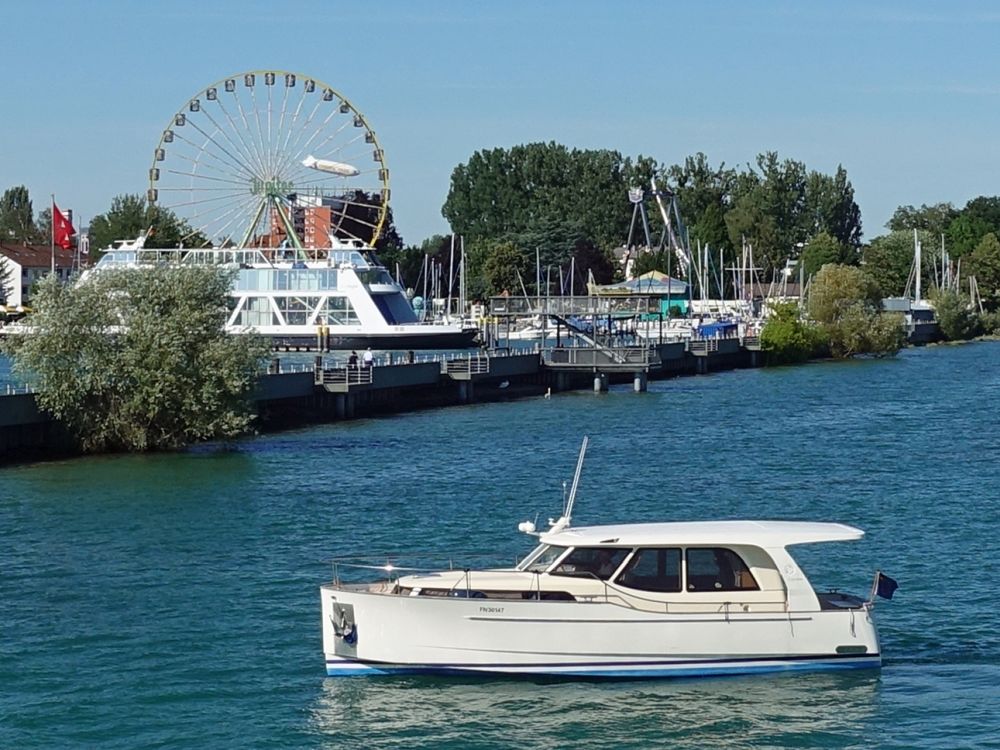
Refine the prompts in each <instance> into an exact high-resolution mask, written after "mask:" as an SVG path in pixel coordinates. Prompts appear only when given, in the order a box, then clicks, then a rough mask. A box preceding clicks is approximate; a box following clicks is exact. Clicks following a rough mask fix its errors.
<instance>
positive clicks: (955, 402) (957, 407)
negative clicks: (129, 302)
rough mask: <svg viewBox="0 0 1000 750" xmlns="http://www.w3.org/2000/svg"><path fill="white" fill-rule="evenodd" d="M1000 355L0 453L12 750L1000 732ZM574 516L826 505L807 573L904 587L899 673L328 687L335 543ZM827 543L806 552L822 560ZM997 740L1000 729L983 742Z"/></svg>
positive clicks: (910, 738)
mask: <svg viewBox="0 0 1000 750" xmlns="http://www.w3.org/2000/svg"><path fill="white" fill-rule="evenodd" d="M998 402H1000V344H997V343H979V344H973V345H967V346H962V347H941V348H928V349H921V350H912V351H907V352H904V353H903V354H902V355H901V356H900V357H898V358H897V359H894V360H889V361H862V362H851V363H843V364H819V365H809V366H806V367H799V368H790V369H778V370H769V371H764V370H756V371H746V372H736V373H724V374H719V375H712V376H708V377H699V378H681V379H676V380H671V381H662V382H656V383H651V384H650V392H649V393H647V394H644V395H637V394H632V393H631V392H629V391H628V390H627V389H625V388H619V389H612V392H611V393H610V394H607V395H604V396H595V395H594V394H591V393H575V394H565V395H558V396H555V397H553V398H552V399H551V400H544V399H535V400H530V401H522V402H511V403H500V404H490V405H482V406H478V405H477V406H470V407H463V408H453V409H446V410H441V411H436V412H424V413H419V414H411V415H406V416H401V417H394V418H386V419H381V420H371V421H358V422H355V423H350V424H340V425H331V426H324V427H317V428H311V429H308V430H303V431H299V432H292V433H285V434H280V435H269V436H265V437H262V438H258V439H255V440H249V441H247V442H243V443H241V444H239V445H237V446H236V447H235V448H232V449H229V450H224V449H221V448H218V447H202V448H198V449H196V450H192V451H190V452H187V453H184V454H179V455H163V456H136V457H132V456H126V457H113V458H94V459H81V460H74V461H67V462H64V463H52V464H44V465H34V466H24V467H16V468H8V469H3V470H0V747H18V748H53V747H60V748H62V747H102V748H133V747H157V748H188V747H199V748H201V747H207V748H216V747H219V748H230V747H234V748H235V747H240V748H242V747H254V748H266V747H282V748H284V747H320V748H325V747H329V748H357V747H394V748H413V747H427V748H431V747H433V748H438V747H454V748H466V747H483V748H486V747H490V748H493V747H495V748H502V747H516V746H530V747H538V748H557V747H566V746H569V745H573V746H578V747H597V748H621V747H680V748H688V747H691V748H694V747H699V748H700V747H718V748H742V747H747V748H748V747H754V748H762V747H831V748H841V747H858V748H861V747H872V746H878V747H892V748H943V747H947V748H952V747H968V748H972V747H989V746H993V747H997V746H1000V744H998V743H1000V709H998V706H1000V615H998V611H1000V608H998V606H997V603H996V601H995V589H994V585H995V582H996V581H997V580H998V579H1000V566H998V564H997V557H998V553H1000V549H998V547H1000V544H998V541H997V532H996V529H995V524H996V522H997V519H998V512H997V511H998V501H997V498H996V488H997V487H998V485H1000V460H998V459H1000V436H998V433H997V429H996V425H997V419H996V414H997V406H998ZM583 434H589V435H590V436H591V438H592V447H591V451H590V454H589V456H588V462H587V465H586V468H585V470H584V477H583V483H582V488H581V493H580V497H579V499H578V502H577V508H576V514H575V515H576V517H577V521H578V522H579V523H591V522H611V521H643V520H652V519H659V520H669V519H697V518H711V519H714V518H737V517H748V516H749V517H769V518H805V519H814V520H837V521H843V522H846V523H851V524H856V525H858V526H860V527H862V528H864V529H866V530H867V532H868V535H867V536H866V537H865V539H864V540H863V541H862V542H858V543H853V544H851V543H848V544H842V545H826V546H822V545H820V546H816V547H813V548H809V549H808V550H805V549H803V550H802V553H803V554H801V555H800V559H801V561H802V563H803V565H804V567H805V568H806V569H807V571H808V572H809V574H810V577H811V578H812V580H813V582H814V583H816V584H817V585H823V586H827V585H829V586H838V587H841V588H845V589H847V590H851V591H855V592H858V593H865V592H867V589H868V586H869V585H870V581H871V576H872V571H873V570H874V569H875V568H876V567H880V568H882V569H884V570H886V571H887V572H888V573H889V574H891V575H892V576H894V577H895V578H896V579H897V580H898V581H899V582H900V585H901V588H900V590H899V591H898V593H897V594H896V598H895V599H894V600H893V601H892V602H880V603H879V605H878V607H877V612H876V614H877V616H878V619H879V621H880V625H881V632H882V636H883V649H884V653H885V656H886V666H885V668H884V669H883V670H882V671H881V673H874V674H872V673H869V674H852V675H840V676H838V675H801V676H777V677H752V678H726V679H713V680H690V681H675V682H619V683H613V684H604V683H573V682H556V683H542V682H532V681H519V680H502V681H487V680H469V679H459V680H456V679H445V678H419V679H418V678H383V679H378V678H375V679H366V678H355V679H346V680H345V679H341V680H337V679H328V678H326V677H325V676H324V672H323V655H322V652H321V651H322V650H321V643H320V623H319V593H318V586H319V585H320V583H321V582H323V581H324V580H325V579H326V578H327V577H328V576H329V568H328V565H327V563H326V562H325V561H326V560H327V559H328V558H329V557H330V556H331V555H333V554H335V553H344V552H350V551H359V550H363V549H370V548H377V549H392V548H396V549H414V548H418V549H419V548H426V547H427V546H428V545H435V546H437V547H440V548H441V549H447V548H449V547H455V548H458V549H484V548H496V549H497V550H498V552H502V553H505V554H510V555H513V554H514V553H516V552H519V551H523V550H525V549H526V548H527V547H528V546H530V545H528V544H527V541H528V540H527V539H525V538H524V537H522V536H520V535H518V534H517V532H516V531H515V527H516V524H517V522H518V521H520V520H523V519H526V518H535V516H536V514H541V518H542V519H544V518H546V517H547V516H548V515H552V514H556V513H557V512H558V510H559V505H560V498H561V482H562V480H564V479H569V478H570V477H571V475H572V470H573V465H574V462H575V459H576V454H577V451H578V449H579V442H580V438H581V436H582V435H583ZM806 552H808V554H805V553H806ZM991 743H992V745H991Z"/></svg>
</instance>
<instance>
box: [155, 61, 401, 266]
mask: <svg viewBox="0 0 1000 750" xmlns="http://www.w3.org/2000/svg"><path fill="white" fill-rule="evenodd" d="M147 197H148V200H149V203H150V204H151V205H154V206H157V207H160V208H163V209H168V210H170V211H172V212H173V213H175V214H176V215H177V216H178V217H179V218H180V219H182V220H183V221H184V222H185V223H186V230H185V235H184V237H183V238H182V242H184V244H185V245H186V246H188V247H196V246H203V247H208V246H220V247H296V248H310V247H312V248H316V247H327V246H329V245H330V244H331V242H348V243H354V244H356V243H360V244H362V245H366V246H367V245H372V244H374V243H375V242H376V240H377V239H378V238H379V235H380V234H381V231H382V228H383V226H384V224H385V221H386V216H387V213H388V206H389V170H388V168H387V167H386V163H385V154H384V152H383V150H382V148H381V146H380V145H379V143H378V139H377V138H376V137H375V133H374V131H373V130H372V129H371V127H370V126H369V124H368V121H367V119H366V118H365V116H364V115H363V114H361V112H360V111H359V110H358V109H357V108H356V107H355V106H354V105H353V104H352V103H351V102H349V101H348V100H347V99H346V98H345V97H344V96H343V95H342V94H340V93H339V92H337V91H336V90H334V89H333V88H332V87H330V86H328V85H327V84H325V83H323V82H321V81H319V80H318V79H316V78H312V77H308V76H304V75H300V74H297V73H288V72H284V71H273V70H268V71H251V72H247V73H240V74H238V75H234V76H230V77H228V78H225V79H222V80H221V81H217V82H216V83H213V84H212V85H211V86H208V87H207V88H205V89H204V90H202V91H200V92H199V93H198V94H196V95H195V96H194V97H192V98H191V99H190V100H189V101H188V102H187V103H186V104H185V105H184V106H183V107H182V108H181V109H180V110H178V111H177V112H176V113H175V114H174V115H173V117H172V118H171V120H170V122H169V124H168V125H167V127H166V128H165V129H164V131H163V133H162V134H161V136H160V141H159V143H158V144H157V147H156V150H155V152H154V154H153V164H152V166H151V167H150V170H149V191H148V194H147Z"/></svg>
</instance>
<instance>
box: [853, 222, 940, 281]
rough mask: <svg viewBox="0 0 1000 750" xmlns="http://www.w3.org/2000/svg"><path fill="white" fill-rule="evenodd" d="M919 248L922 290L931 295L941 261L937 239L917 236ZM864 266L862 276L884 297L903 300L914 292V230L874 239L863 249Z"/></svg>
mask: <svg viewBox="0 0 1000 750" xmlns="http://www.w3.org/2000/svg"><path fill="white" fill-rule="evenodd" d="M917 236H918V237H919V239H920V246H921V264H920V265H921V288H922V289H923V290H925V291H927V292H930V291H931V289H932V286H933V281H934V279H935V270H936V268H937V267H938V266H939V264H940V261H941V249H940V247H939V244H938V243H939V242H940V239H938V241H937V242H935V240H934V238H933V236H932V235H931V234H930V233H929V232H926V231H921V232H918V233H917ZM862 257H863V261H862V262H863V264H864V268H865V272H866V273H867V274H868V275H869V276H871V278H872V279H874V280H875V283H876V284H878V287H879V289H880V290H881V293H882V296H883V297H902V296H904V295H905V294H906V293H907V288H908V286H909V292H910V293H911V294H912V293H913V291H914V284H913V278H912V274H913V262H914V258H915V252H914V246H913V230H912V229H911V230H899V231H895V232H890V233H889V234H885V235H882V236H881V237H876V238H875V239H873V240H872V241H871V243H870V244H869V245H867V246H866V247H865V248H864V251H863V254H862Z"/></svg>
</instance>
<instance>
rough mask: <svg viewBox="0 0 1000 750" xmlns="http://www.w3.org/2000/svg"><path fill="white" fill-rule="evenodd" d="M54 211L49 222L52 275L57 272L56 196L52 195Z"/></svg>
mask: <svg viewBox="0 0 1000 750" xmlns="http://www.w3.org/2000/svg"><path fill="white" fill-rule="evenodd" d="M51 195H52V211H51V216H50V221H49V241H50V242H51V248H50V250H51V251H52V274H53V275H55V272H56V194H55V193H52V194H51Z"/></svg>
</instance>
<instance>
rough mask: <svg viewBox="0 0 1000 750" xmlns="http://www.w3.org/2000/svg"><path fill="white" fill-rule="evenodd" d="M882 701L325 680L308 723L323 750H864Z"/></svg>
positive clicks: (869, 683)
mask: <svg viewBox="0 0 1000 750" xmlns="http://www.w3.org/2000/svg"><path fill="white" fill-rule="evenodd" d="M879 691H880V676H879V673H878V672H869V671H865V672H857V673H845V674H811V675H774V676H768V677H752V678H725V679H698V680H669V681H656V682H635V681H623V682H582V683H581V682H561V681H560V682H537V681H534V680H532V681H528V680H516V679H503V680H495V681H493V680H478V679H475V680H474V679H455V678H444V677H442V678H434V677H410V678H387V679H379V678H375V679H367V678H348V679H327V680H326V681H325V682H324V684H323V689H322V693H321V695H320V696H319V698H318V699H317V701H316V703H315V706H314V707H313V711H312V717H313V723H314V729H315V731H316V732H317V734H319V735H320V736H321V737H322V738H323V740H324V742H323V746H327V747H334V746H340V747H345V746H347V747H353V746H355V745H356V744H357V745H360V744H361V743H364V744H365V745H367V746H376V747H393V746H398V747H435V748H439V747H517V746H524V747H565V746H567V744H570V743H571V744H574V745H585V746H587V747H672V748H687V747H691V748H694V747H698V748H702V747H717V748H744V747H796V746H803V747H805V746H808V747H825V746H829V747H851V746H857V747H862V746H865V745H866V744H867V743H866V742H865V740H864V738H865V735H866V731H865V730H866V727H868V726H869V725H870V724H871V719H872V717H873V715H874V712H875V710H876V708H875V707H876V705H877V700H876V698H877V694H878V693H879ZM476 738H478V739H476ZM470 743H471V744H470Z"/></svg>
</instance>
